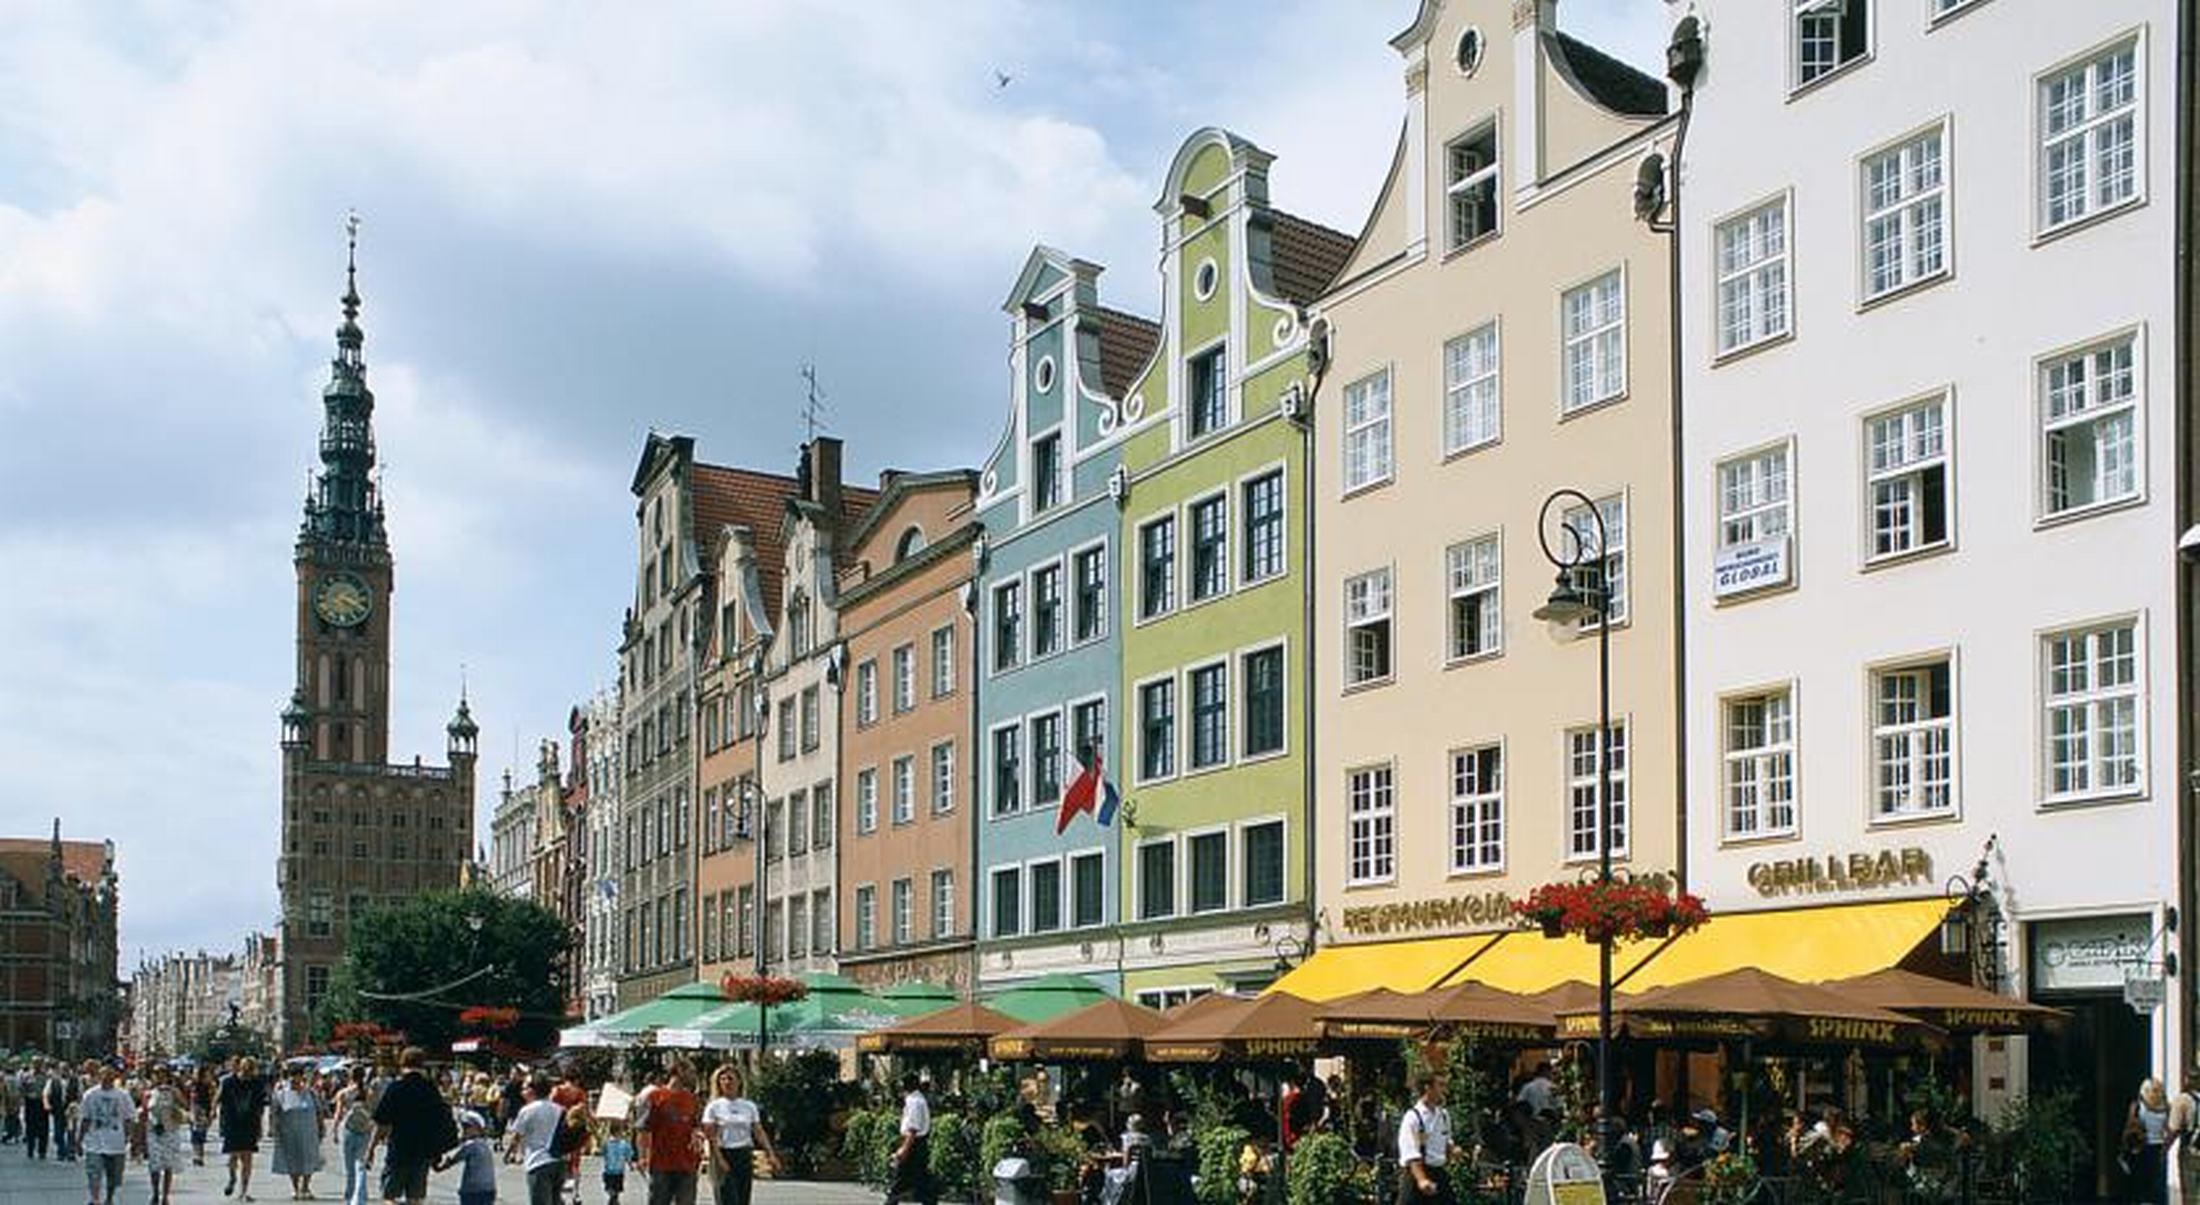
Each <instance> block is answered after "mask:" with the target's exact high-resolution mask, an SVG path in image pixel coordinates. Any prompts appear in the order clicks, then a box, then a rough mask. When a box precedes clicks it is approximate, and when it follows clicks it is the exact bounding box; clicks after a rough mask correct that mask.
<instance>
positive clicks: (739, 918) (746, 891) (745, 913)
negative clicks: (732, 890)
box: [734, 887, 756, 958]
mask: <svg viewBox="0 0 2200 1205" xmlns="http://www.w3.org/2000/svg"><path fill="white" fill-rule="evenodd" d="M735 900H736V902H735V904H734V926H735V928H734V932H735V934H736V936H737V938H738V940H736V941H735V943H734V953H735V954H736V955H737V956H738V957H741V958H748V957H752V956H753V955H755V953H756V888H754V887H743V888H741V890H740V891H739V892H738V893H737V894H736V896H735Z"/></svg>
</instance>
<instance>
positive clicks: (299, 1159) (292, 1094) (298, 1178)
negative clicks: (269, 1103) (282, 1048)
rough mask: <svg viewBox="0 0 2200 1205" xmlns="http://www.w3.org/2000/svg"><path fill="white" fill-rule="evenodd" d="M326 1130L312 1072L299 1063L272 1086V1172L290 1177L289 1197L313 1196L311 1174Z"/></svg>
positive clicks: (318, 1161) (317, 1164)
mask: <svg viewBox="0 0 2200 1205" xmlns="http://www.w3.org/2000/svg"><path fill="white" fill-rule="evenodd" d="M327 1131H328V1122H327V1119H326V1118H325V1117H324V1116H322V1113H321V1094H320V1093H319V1092H316V1091H314V1088H313V1075H312V1073H311V1072H310V1071H308V1070H306V1068H304V1067H303V1066H300V1067H299V1068H297V1069H296V1070H293V1071H292V1072H291V1073H290V1078H289V1079H287V1080H285V1081H284V1082H282V1083H281V1084H278V1085H277V1086H276V1088H275V1174H276V1175H278V1176H288V1177H290V1199H291V1200H293V1201H307V1200H311V1199H312V1198H313V1173H315V1172H317V1171H320V1170H321V1139H322V1138H323V1137H324V1136H326V1134H327Z"/></svg>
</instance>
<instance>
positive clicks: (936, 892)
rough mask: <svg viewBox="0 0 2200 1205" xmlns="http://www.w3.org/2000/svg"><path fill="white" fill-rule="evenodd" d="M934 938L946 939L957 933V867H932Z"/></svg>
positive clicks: (936, 939)
mask: <svg viewBox="0 0 2200 1205" xmlns="http://www.w3.org/2000/svg"><path fill="white" fill-rule="evenodd" d="M931 885H932V896H931V899H932V939H933V940H934V941H940V940H944V939H946V938H949V937H953V936H954V935H955V868H954V867H952V866H935V867H933V868H932V875H931Z"/></svg>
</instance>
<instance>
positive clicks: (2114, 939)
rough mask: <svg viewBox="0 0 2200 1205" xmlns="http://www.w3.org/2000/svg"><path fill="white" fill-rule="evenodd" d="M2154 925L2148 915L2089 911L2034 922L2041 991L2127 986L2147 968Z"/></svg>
mask: <svg viewBox="0 0 2200 1205" xmlns="http://www.w3.org/2000/svg"><path fill="white" fill-rule="evenodd" d="M2152 936H2153V927H2152V926H2151V925H2149V924H2148V923H2147V918H2146V917H2144V916H2136V915H2134V916H2086V917H2077V918H2074V919H2071V920H2046V921H2039V922H2037V923H2035V924H2034V925H2033V926H2032V986H2033V988H2034V989H2036V990H2039V991H2048V992H2067V991H2110V992H2114V991H2121V990H2122V989H2123V986H2124V980H2126V979H2128V978H2131V977H2132V976H2133V975H2136V974H2138V973H2139V972H2140V971H2142V970H2144V969H2145V967H2146V964H2147V961H2148V959H2147V949H2148V943H2149V941H2150V939H2151V938H2152Z"/></svg>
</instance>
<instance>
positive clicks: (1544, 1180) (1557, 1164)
mask: <svg viewBox="0 0 2200 1205" xmlns="http://www.w3.org/2000/svg"><path fill="white" fill-rule="evenodd" d="M1525 1205H1605V1201H1604V1173H1603V1172H1602V1171H1600V1170H1599V1169H1598V1168H1597V1161H1596V1160H1594V1159H1591V1158H1590V1157H1589V1152H1587V1151H1585V1150H1583V1149H1581V1148H1580V1147H1579V1146H1577V1145H1575V1144H1574V1143H1571V1142H1556V1143H1552V1144H1551V1145H1550V1146H1548V1147H1545V1148H1544V1149H1543V1153H1542V1154H1540V1155H1537V1156H1536V1157H1535V1162H1534V1163H1533V1164H1532V1165H1530V1166H1529V1168H1528V1191H1527V1196H1526V1199H1525Z"/></svg>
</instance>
